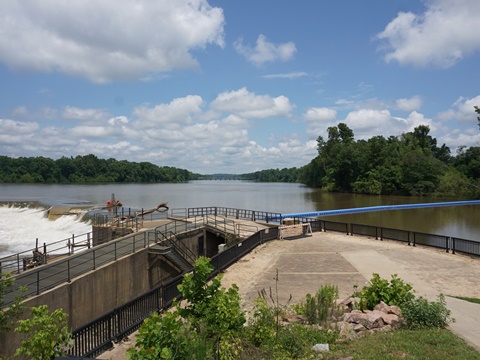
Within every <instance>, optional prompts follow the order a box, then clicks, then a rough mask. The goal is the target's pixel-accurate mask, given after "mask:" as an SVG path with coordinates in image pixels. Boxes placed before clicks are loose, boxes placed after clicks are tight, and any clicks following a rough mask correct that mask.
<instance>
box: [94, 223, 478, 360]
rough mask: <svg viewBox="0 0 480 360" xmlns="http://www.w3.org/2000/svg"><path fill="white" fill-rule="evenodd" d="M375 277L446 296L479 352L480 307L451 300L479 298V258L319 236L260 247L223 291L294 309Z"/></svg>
mask: <svg viewBox="0 0 480 360" xmlns="http://www.w3.org/2000/svg"><path fill="white" fill-rule="evenodd" d="M277 271H278V272H277ZM373 273H378V274H379V275H380V276H381V277H382V278H385V279H388V280H390V278H391V275H393V274H397V275H398V277H400V278H401V279H403V280H404V281H406V282H408V283H410V284H412V286H413V288H414V289H415V290H416V294H417V296H424V297H426V298H428V299H429V300H436V299H437V296H438V295H439V294H441V293H442V294H444V295H446V300H447V307H448V308H449V309H450V310H451V312H452V316H453V317H454V318H455V319H456V322H455V323H452V324H451V325H450V328H451V330H452V331H453V332H455V333H456V334H457V335H459V336H460V337H462V338H463V339H465V340H466V341H467V342H468V343H469V344H470V345H472V346H473V347H475V348H476V349H477V350H479V351H480V304H473V303H469V302H466V301H462V300H458V299H455V298H452V297H450V296H465V297H474V298H480V286H479V280H478V279H480V259H479V258H470V257H467V256H463V255H453V254H447V253H445V252H443V251H440V250H435V249H432V248H421V247H412V246H408V245H406V244H402V243H398V242H393V241H380V240H374V239H370V238H367V237H361V236H348V235H343V234H338V233H332V232H328V233H314V234H313V236H310V237H300V238H296V239H286V240H276V241H272V242H269V243H267V244H264V245H261V246H260V247H258V248H256V249H255V250H253V251H252V252H251V253H249V254H247V255H246V256H245V257H244V258H243V259H241V260H240V261H238V262H237V263H235V264H233V265H232V266H231V267H230V268H228V269H227V270H226V271H225V273H224V277H223V280H222V285H223V286H225V287H228V286H230V285H231V284H233V283H235V284H237V285H238V286H239V291H240V295H241V297H242V301H243V306H244V307H245V308H246V309H249V308H251V307H252V306H253V302H254V300H255V299H256V298H257V297H258V292H259V291H260V290H262V289H266V290H267V292H269V291H270V289H271V290H272V291H273V293H274V296H275V297H276V295H277V294H276V293H275V290H277V292H278V301H279V303H280V305H285V304H287V303H288V300H289V298H290V295H291V297H292V299H291V302H290V303H291V304H294V303H298V302H301V301H302V300H304V299H305V295H306V294H307V293H312V294H313V293H315V292H316V291H317V290H318V289H319V288H320V287H321V286H322V285H323V284H333V285H337V286H338V288H339V293H340V297H341V298H344V297H347V296H350V295H351V294H352V293H353V291H354V288H355V287H358V288H361V287H362V286H363V285H364V284H366V283H367V282H368V280H369V279H371V277H372V274H373ZM277 274H278V281H276V280H275V279H277ZM131 345H132V343H131V342H126V343H121V344H118V345H117V346H116V347H115V348H114V349H112V350H111V351H107V352H106V353H104V354H102V355H101V356H99V357H98V359H117V360H118V359H126V357H125V351H126V348H128V347H129V346H131Z"/></svg>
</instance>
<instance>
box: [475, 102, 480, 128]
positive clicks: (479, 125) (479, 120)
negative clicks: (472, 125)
mask: <svg viewBox="0 0 480 360" xmlns="http://www.w3.org/2000/svg"><path fill="white" fill-rule="evenodd" d="M474 108H475V112H476V113H477V114H478V115H480V108H479V107H478V106H474ZM477 120H478V128H479V129H480V116H477Z"/></svg>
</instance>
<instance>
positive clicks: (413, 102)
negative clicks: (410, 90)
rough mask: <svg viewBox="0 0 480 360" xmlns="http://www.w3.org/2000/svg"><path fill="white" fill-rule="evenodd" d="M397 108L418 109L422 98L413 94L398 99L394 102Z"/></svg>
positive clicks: (404, 109)
mask: <svg viewBox="0 0 480 360" xmlns="http://www.w3.org/2000/svg"><path fill="white" fill-rule="evenodd" d="M395 103H396V105H397V108H398V109H400V110H402V111H413V110H420V108H421V107H422V104H423V100H422V98H421V97H420V96H413V97H411V98H409V99H398V100H397V101H396V102H395Z"/></svg>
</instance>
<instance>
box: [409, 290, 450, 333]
mask: <svg viewBox="0 0 480 360" xmlns="http://www.w3.org/2000/svg"><path fill="white" fill-rule="evenodd" d="M401 309H402V314H403V317H404V318H405V319H406V320H407V326H408V327H409V328H411V329H418V328H432V327H437V328H443V327H445V326H447V325H448V323H449V322H450V321H454V320H453V319H452V318H451V317H450V310H448V309H447V306H446V303H445V297H444V296H443V295H442V294H440V295H439V296H438V301H428V300H427V299H425V298H424V297H421V296H420V297H417V298H414V299H411V300H409V301H407V302H405V303H404V304H402V306H401Z"/></svg>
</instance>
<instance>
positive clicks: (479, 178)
mask: <svg viewBox="0 0 480 360" xmlns="http://www.w3.org/2000/svg"><path fill="white" fill-rule="evenodd" d="M479 126H480V120H479ZM429 132H430V128H429V127H428V126H426V125H420V126H418V127H416V128H415V129H414V131H413V132H408V133H404V134H402V135H401V136H390V137H388V138H385V137H383V136H374V137H372V138H370V139H368V140H355V138H354V133H353V131H352V130H351V129H350V128H349V127H348V126H347V125H346V124H344V123H340V124H338V126H333V127H329V128H328V129H327V133H328V138H327V139H323V138H322V137H321V136H320V137H318V139H317V150H318V155H317V156H316V157H315V158H314V159H313V160H312V161H311V162H310V163H308V164H307V165H305V166H303V167H301V168H295V167H294V168H284V169H269V170H262V171H257V172H253V173H249V174H242V175H231V174H230V175H229V174H216V175H200V174H194V173H191V172H189V171H187V170H183V169H177V168H174V167H168V166H163V167H159V166H156V165H153V164H151V163H148V162H140V163H136V162H128V161H126V160H121V161H118V160H115V159H108V160H105V159H99V158H97V157H96V156H95V155H91V154H90V155H86V156H76V157H70V158H68V157H62V158H60V159H58V160H52V159H48V158H45V157H31V158H25V157H21V158H9V157H6V156H0V182H1V183H94V182H95V183H98V182H118V183H125V182H131V183H132V182H137V183H158V182H182V181H189V180H198V179H242V180H252V181H260V182H299V183H303V184H306V185H308V186H312V187H319V188H323V189H325V190H327V191H341V192H354V193H363V194H385V195H438V196H446V197H456V198H470V199H472V198H473V199H475V198H480V147H470V148H465V147H463V148H460V149H459V150H458V151H457V154H456V155H455V156H452V155H451V154H450V149H449V148H448V147H447V146H445V144H443V145H441V146H438V145H437V140H436V139H435V138H433V137H432V136H430V135H429Z"/></svg>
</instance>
